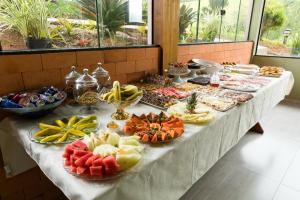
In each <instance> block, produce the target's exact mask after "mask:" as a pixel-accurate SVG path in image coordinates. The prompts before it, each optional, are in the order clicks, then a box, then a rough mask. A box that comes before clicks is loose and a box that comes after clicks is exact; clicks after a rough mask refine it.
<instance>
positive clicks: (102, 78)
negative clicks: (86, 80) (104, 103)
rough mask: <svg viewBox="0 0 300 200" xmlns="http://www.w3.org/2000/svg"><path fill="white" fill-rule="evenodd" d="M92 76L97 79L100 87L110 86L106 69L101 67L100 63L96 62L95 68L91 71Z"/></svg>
mask: <svg viewBox="0 0 300 200" xmlns="http://www.w3.org/2000/svg"><path fill="white" fill-rule="evenodd" d="M93 77H94V78H95V79H97V81H98V84H99V87H100V89H102V88H103V87H110V86H111V84H112V83H111V78H110V75H109V73H108V71H107V70H105V69H104V68H103V65H102V63H98V64H97V69H95V71H94V72H93Z"/></svg>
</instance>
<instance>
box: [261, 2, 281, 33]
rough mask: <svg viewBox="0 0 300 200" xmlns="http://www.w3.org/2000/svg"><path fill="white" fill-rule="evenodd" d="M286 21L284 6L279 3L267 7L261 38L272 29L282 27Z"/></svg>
mask: <svg viewBox="0 0 300 200" xmlns="http://www.w3.org/2000/svg"><path fill="white" fill-rule="evenodd" d="M284 21H285V15H284V6H283V5H281V4H279V3H274V2H273V3H272V4H271V3H269V4H267V5H266V6H265V11H264V16H263V25H262V29H261V36H263V35H264V34H265V33H266V32H268V31H269V30H271V29H274V28H278V27H281V26H282V25H283V23H284Z"/></svg>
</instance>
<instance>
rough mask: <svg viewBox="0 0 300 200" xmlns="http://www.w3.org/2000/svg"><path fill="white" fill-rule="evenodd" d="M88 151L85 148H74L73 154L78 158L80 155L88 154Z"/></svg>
mask: <svg viewBox="0 0 300 200" xmlns="http://www.w3.org/2000/svg"><path fill="white" fill-rule="evenodd" d="M88 153H89V152H88V151H85V150H74V154H73V155H74V156H77V157H79V158H81V157H82V156H84V155H86V154H88Z"/></svg>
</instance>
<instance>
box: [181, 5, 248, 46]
mask: <svg viewBox="0 0 300 200" xmlns="http://www.w3.org/2000/svg"><path fill="white" fill-rule="evenodd" d="M251 12H252V0H181V4H180V22H179V27H180V33H179V34H180V36H179V41H180V43H193V42H229V41H240V40H247V36H248V29H249V23H250V16H251Z"/></svg>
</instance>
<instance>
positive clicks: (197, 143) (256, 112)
mask: <svg viewBox="0 0 300 200" xmlns="http://www.w3.org/2000/svg"><path fill="white" fill-rule="evenodd" d="M292 86H293V76H292V74H291V73H290V72H285V73H284V75H283V76H282V77H281V78H272V82H271V83H270V84H269V85H268V86H266V87H264V88H262V89H261V90H259V91H258V92H257V93H255V94H254V95H255V98H253V99H252V100H250V101H249V102H247V103H246V104H244V105H240V106H237V107H235V108H233V109H231V110H229V111H228V112H225V113H221V112H218V113H217V118H216V120H215V121H214V122H212V123H211V124H209V125H208V126H197V125H185V133H184V134H183V136H182V137H181V138H178V139H176V141H174V142H172V143H170V144H165V145H159V146H150V145H145V147H146V149H145V152H144V154H143V159H142V161H141V163H140V164H139V165H138V166H136V167H134V168H133V169H132V170H131V171H130V172H128V173H127V174H124V175H123V176H122V177H119V178H117V179H115V180H111V181H106V182H97V181H93V182H90V181H86V180H83V179H80V178H78V177H74V176H72V175H70V174H68V173H67V172H66V171H65V169H64V168H63V163H62V162H63V160H62V153H63V149H64V148H63V146H45V145H40V144H36V143H33V142H31V141H30V139H29V137H28V130H29V129H30V127H32V126H33V125H35V124H36V123H37V120H25V119H20V118H6V119H4V120H3V121H2V122H1V124H0V144H1V149H2V152H3V157H4V161H5V164H6V165H7V166H9V167H10V169H11V171H12V173H11V175H14V174H17V173H19V172H22V171H24V170H26V169H28V168H29V167H31V165H32V163H30V162H25V161H24V162H25V163H27V164H26V165H25V166H24V165H23V166H24V167H23V166H20V163H21V161H22V159H21V155H22V152H21V153H20V151H18V152H16V151H14V150H13V151H12V149H13V148H11V147H9V146H11V145H15V143H14V141H8V140H11V139H12V137H15V138H16V139H17V140H18V141H19V143H20V144H21V145H22V146H23V147H24V149H25V151H26V152H27V154H28V155H29V156H30V157H31V158H32V159H33V160H34V161H35V162H36V163H37V164H38V165H39V167H40V168H41V170H42V171H43V172H44V173H45V175H46V176H47V177H48V178H49V179H50V180H51V181H53V183H54V184H55V185H57V186H58V187H59V188H60V189H61V190H62V191H63V192H64V193H65V195H66V196H67V197H69V198H70V199H72V200H73V199H74V200H75V199H122V200H126V199H128V200H134V199H143V200H153V199H164V200H168V199H172V200H173V199H178V198H179V197H180V196H182V195H183V194H184V192H186V191H187V190H188V189H189V188H190V187H191V186H192V184H193V183H195V182H196V181H197V180H198V179H199V178H200V177H201V176H203V174H205V173H206V172H207V171H208V170H209V168H211V167H212V166H213V165H214V164H215V163H216V162H217V161H218V160H219V159H220V158H221V157H222V156H223V155H224V154H225V153H226V152H227V151H228V150H229V149H231V148H232V147H233V146H234V145H235V144H237V142H238V141H239V140H240V139H241V138H242V137H243V135H244V134H245V133H246V132H247V131H248V130H249V129H250V128H251V127H252V126H253V125H255V123H257V122H258V121H259V120H260V119H261V118H262V116H263V115H265V114H266V113H267V112H269V111H270V110H271V109H272V108H273V107H274V106H275V105H277V104H278V103H279V102H280V101H281V100H283V99H284V97H285V95H287V94H288V93H289V92H290V90H291V88H292ZM70 108H71V109H70ZM112 111H113V108H112V107H110V106H107V105H100V111H99V112H98V113H97V115H98V117H99V120H100V123H101V125H102V126H104V125H105V124H106V123H107V122H108V121H109V120H110V113H111V112H112ZM128 111H129V112H131V113H136V114H141V113H147V112H157V113H158V112H160V111H159V110H157V109H155V108H152V107H149V106H146V105H143V104H138V105H137V106H135V107H134V108H131V109H128ZM71 114H80V113H79V112H78V108H76V107H70V106H65V107H61V108H59V109H57V110H56V111H55V114H52V115H50V116H47V117H46V118H47V120H49V119H50V120H51V119H54V118H57V115H59V116H61V115H71ZM40 120H42V119H40ZM16 158H18V159H16ZM19 159H21V161H20V160H19ZM16 160H17V161H16ZM22 162H23V161H22Z"/></svg>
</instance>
